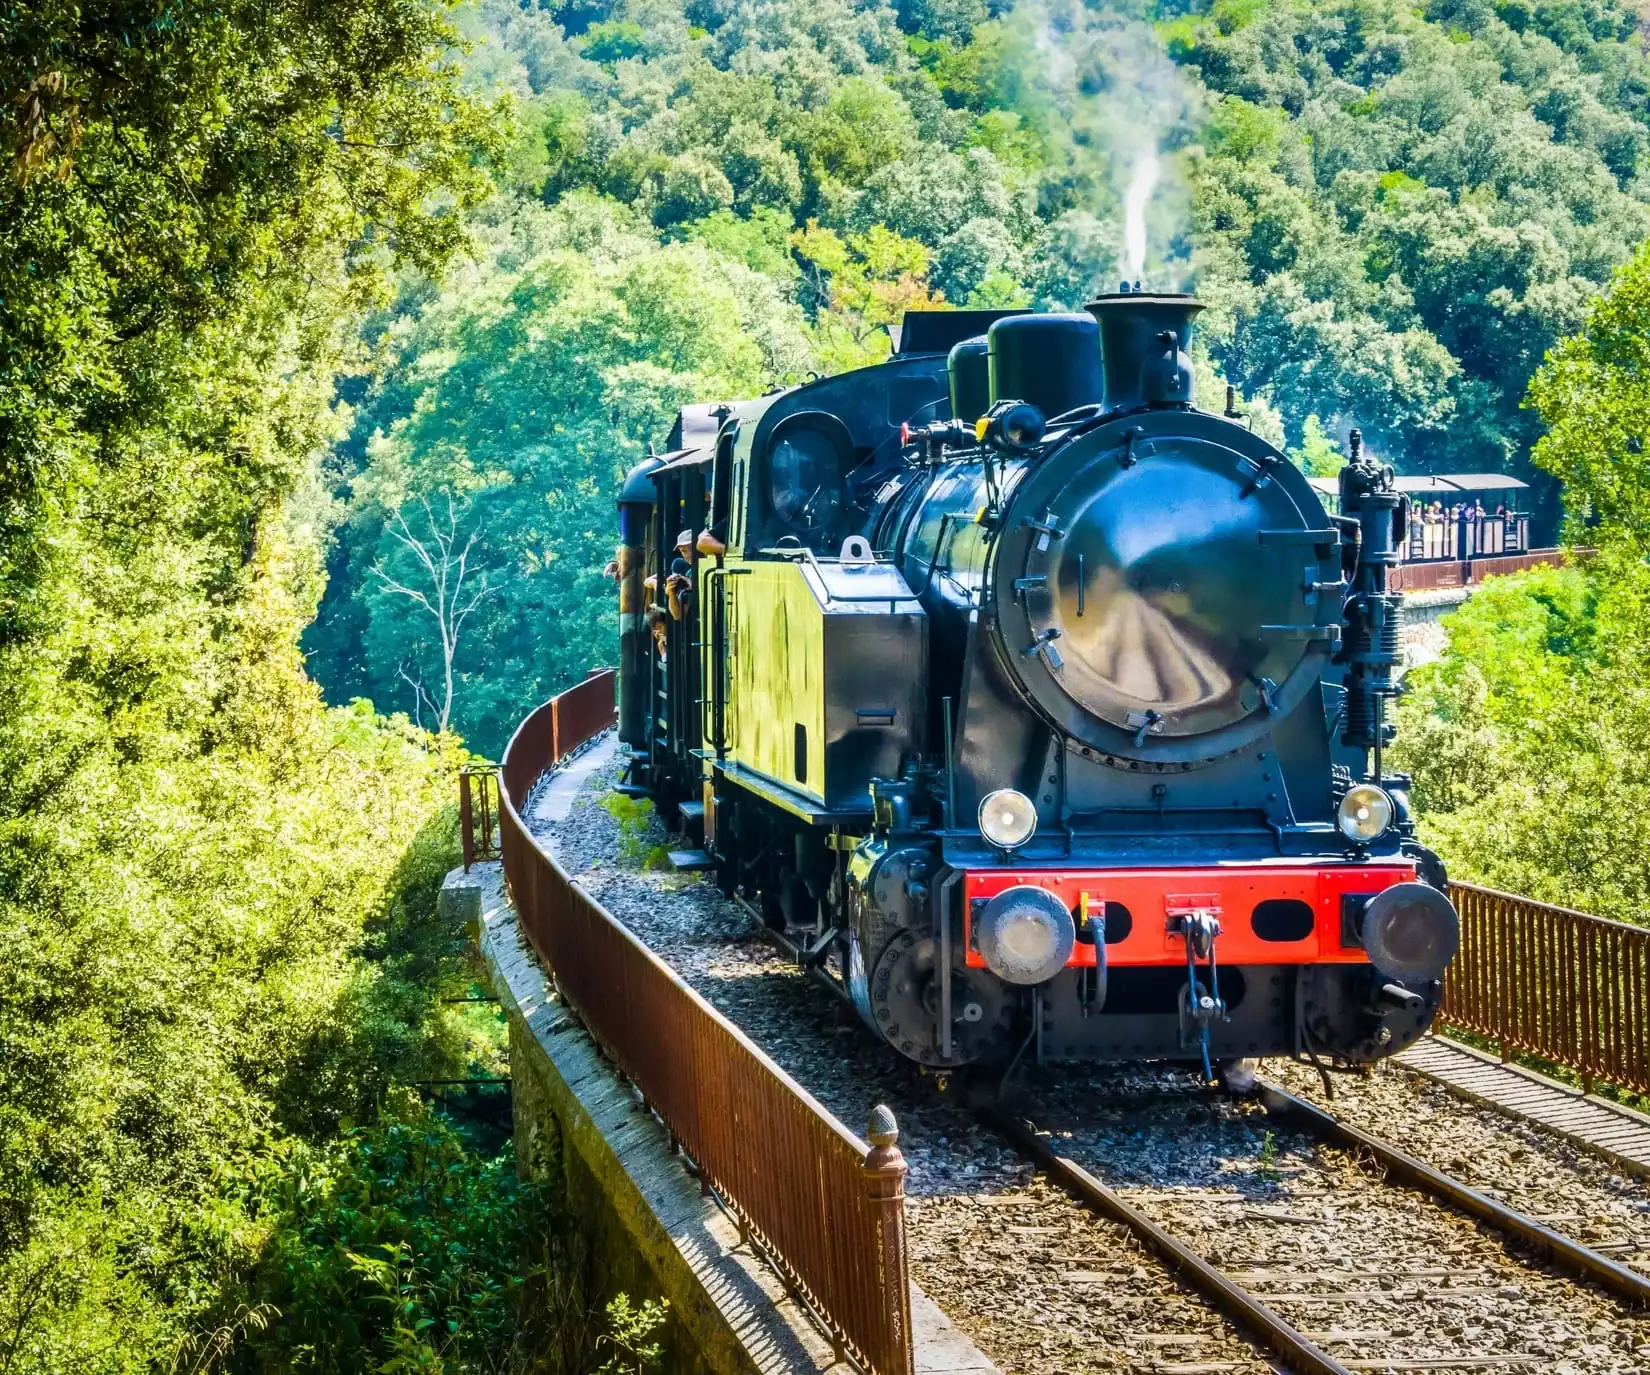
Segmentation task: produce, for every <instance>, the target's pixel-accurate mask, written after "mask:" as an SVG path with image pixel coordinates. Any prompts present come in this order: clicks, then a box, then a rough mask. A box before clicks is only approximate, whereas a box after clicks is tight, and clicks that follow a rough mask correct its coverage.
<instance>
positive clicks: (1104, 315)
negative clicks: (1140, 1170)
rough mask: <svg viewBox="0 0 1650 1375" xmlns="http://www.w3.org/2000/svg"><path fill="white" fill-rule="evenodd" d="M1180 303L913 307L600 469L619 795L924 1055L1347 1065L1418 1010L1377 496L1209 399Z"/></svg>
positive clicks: (1419, 937)
mask: <svg viewBox="0 0 1650 1375" xmlns="http://www.w3.org/2000/svg"><path fill="white" fill-rule="evenodd" d="M1201 308H1202V307H1201V305H1200V303H1199V302H1197V301H1196V300H1194V299H1192V298H1191V297H1189V296H1183V295H1174V294H1153V293H1149V292H1142V291H1140V290H1139V289H1138V287H1136V289H1134V290H1132V291H1131V290H1130V289H1129V288H1128V285H1127V284H1126V283H1125V284H1124V285H1123V288H1122V289H1121V290H1120V291H1118V292H1117V293H1115V294H1112V295H1107V296H1103V297H1102V298H1100V299H1099V300H1096V301H1094V302H1092V303H1091V304H1090V305H1089V306H1088V307H1087V313H1085V314H1075V313H1074V314H1034V313H1029V312H1023V311H947V312H926V313H916V312H914V313H911V314H908V315H907V316H906V317H905V319H904V322H903V325H902V326H901V328H900V330H899V331H898V339H897V346H896V348H895V351H894V352H893V354H892V356H891V357H890V358H889V359H888V360H887V361H886V362H884V363H881V364H878V365H876V366H873V367H868V368H863V369H860V370H857V371H853V372H849V373H846V374H844V375H840V376H835V377H828V378H823V379H820V380H817V381H813V382H810V383H808V384H806V385H803V386H798V387H793V388H790V389H788V390H782V391H778V392H774V393H772V394H770V395H767V396H764V397H761V398H760V399H757V400H752V401H746V402H742V403H738V404H726V405H715V406H695V407H689V408H687V409H686V410H684V411H683V412H682V413H681V415H680V416H679V418H678V421H677V424H676V427H675V429H674V431H673V432H672V436H671V442H670V451H669V452H667V453H663V454H659V455H655V456H650V457H649V458H648V459H646V460H645V461H644V462H643V463H641V464H640V465H639V466H637V467H636V468H635V469H634V470H633V471H631V472H630V473H629V475H628V476H627V478H626V479H625V481H624V483H623V487H622V490H621V493H620V497H619V525H620V547H619V551H618V557H617V560H616V562H615V564H614V565H613V572H614V574H615V576H616V579H617V581H618V585H619V634H620V669H619V681H618V695H619V736H620V740H621V745H622V750H623V754H624V758H625V761H626V782H625V783H624V785H623V786H624V788H625V790H627V791H629V792H631V793H633V794H636V795H642V796H646V797H649V798H651V799H652V800H653V801H654V803H655V804H656V805H657V806H658V808H659V809H660V810H661V811H662V812H663V813H664V815H665V816H666V817H667V819H669V820H671V821H672V822H674V823H676V824H678V825H679V826H680V827H681V828H682V829H684V830H685V831H686V832H687V833H688V835H689V837H690V839H689V840H688V841H687V842H686V846H687V848H686V849H684V850H683V851H682V852H679V854H678V856H677V858H678V860H679V862H681V863H683V864H685V865H689V866H697V867H705V868H712V869H714V872H715V876H716V879H717V882H718V884H719V885H720V887H721V888H722V890H723V891H724V892H726V893H728V894H730V895H733V894H740V895H742V896H743V897H744V898H745V899H746V900H747V901H748V902H749V903H750V904H751V906H752V907H754V908H755V909H756V910H757V911H758V912H759V913H760V915H761V916H762V918H763V919H764V920H765V921H767V922H768V923H769V924H770V925H771V926H773V927H774V928H777V929H780V930H783V931H784V932H786V933H788V934H789V936H790V938H791V939H792V941H793V942H794V943H795V946H796V948H797V949H798V951H799V952H800V953H799V956H798V957H799V959H800V960H801V961H802V962H803V963H805V964H809V965H813V966H816V967H817V968H818V969H820V970H823V971H826V972H828V974H829V977H831V978H832V979H834V980H837V981H839V982H840V984H841V985H842V986H843V987H844V988H845V991H846V992H847V993H848V994H849V995H850V996H851V998H852V1001H853V1004H854V1006H855V1007H856V1008H858V1010H859V1012H860V1014H861V1015H862V1016H863V1018H864V1020H865V1022H866V1023H867V1024H868V1025H869V1026H870V1027H871V1028H872V1029H873V1030H874V1031H875V1032H876V1033H877V1034H879V1035H880V1036H882V1037H883V1038H884V1039H886V1040H887V1041H888V1042H889V1043H890V1044H891V1045H893V1046H895V1047H897V1048H898V1049H899V1050H900V1051H901V1052H903V1053H904V1054H905V1055H907V1056H909V1057H911V1058H912V1059H914V1060H917V1061H919V1062H921V1063H922V1064H924V1065H927V1066H932V1067H935V1068H937V1069H942V1070H943V1069H950V1068H954V1067H957V1066H961V1065H965V1064H968V1063H970V1062H975V1061H980V1062H986V1063H992V1062H998V1063H1001V1062H1004V1061H1012V1060H1014V1059H1015V1058H1016V1057H1018V1056H1022V1055H1032V1056H1035V1058H1036V1059H1037V1060H1038V1061H1039V1062H1048V1061H1108V1060H1125V1059H1127V1060H1134V1059H1158V1058H1161V1059H1169V1060H1179V1061H1186V1062H1190V1063H1191V1064H1193V1065H1197V1066H1200V1067H1201V1069H1202V1072H1203V1073H1204V1074H1205V1075H1206V1076H1209V1077H1213V1074H1214V1073H1215V1072H1216V1071H1217V1070H1220V1069H1222V1068H1224V1069H1225V1070H1226V1071H1227V1072H1228V1073H1230V1072H1231V1071H1232V1069H1233V1067H1234V1066H1242V1065H1244V1064H1245V1063H1246V1062H1248V1061H1251V1060H1252V1059H1253V1058H1255V1057H1259V1056H1268V1055H1289V1056H1296V1057H1303V1058H1306V1059H1309V1060H1312V1061H1314V1062H1315V1063H1319V1064H1320V1065H1348V1064H1358V1063H1365V1062H1369V1061H1373V1060H1376V1059H1378V1058H1380V1057H1383V1056H1386V1055H1390V1054H1392V1053H1394V1052H1396V1051H1398V1050H1400V1049H1402V1048H1403V1047H1404V1046H1406V1045H1408V1044H1410V1043H1411V1042H1412V1041H1414V1040H1415V1039H1416V1038H1417V1037H1418V1036H1420V1035H1421V1034H1422V1033H1423V1032H1424V1031H1425V1029H1426V1027H1427V1026H1428V1024H1429V1023H1430V1021H1431V1019H1432V1017H1433V1015H1434V1013H1435V1011H1436V1009H1437V1007H1438V1003H1439V998H1440V994H1441V979H1442V976H1443V974H1444V970H1445V967H1446V966H1447V964H1448V963H1449V961H1450V959H1451V958H1452V957H1453V955H1454V953H1455V951H1456V947H1457V944H1458V940H1459V923H1458V920H1457V916H1456V913H1455V911H1454V909H1453V907H1452V906H1451V904H1450V902H1449V900H1448V898H1447V897H1446V896H1445V893H1444V876H1443V871H1442V868H1441V866H1440V864H1439V862H1438V860H1437V858H1436V856H1434V855H1433V854H1431V853H1430V852H1429V851H1428V850H1426V849H1425V848H1423V847H1422V846H1421V845H1420V844H1419V843H1418V842H1417V840H1416V838H1415V828H1414V822H1413V817H1412V814H1411V808H1410V804H1409V801H1408V798H1407V795H1406V786H1407V783H1408V780H1407V779H1406V778H1405V777H1403V776H1402V775H1398V774H1393V773H1390V772H1388V771H1387V769H1386V767H1385V765H1384V764H1383V751H1384V749H1385V748H1386V747H1387V746H1388V745H1389V744H1390V742H1391V740H1392V737H1393V731H1394V727H1393V724H1392V720H1391V714H1390V712H1389V710H1388V707H1389V703H1390V701H1391V699H1392V697H1393V696H1394V694H1395V692H1396V685H1395V678H1394V671H1395V669H1396V667H1397V665H1398V662H1399V646H1398V598H1397V597H1396V596H1395V595H1393V594H1392V593H1391V592H1390V591H1389V590H1388V583H1389V576H1390V570H1391V568H1392V566H1393V563H1394V561H1395V558H1396V542H1397V540H1398V539H1399V538H1401V535H1402V532H1403V531H1404V530H1405V528H1406V526H1407V520H1408V512H1407V510H1406V498H1405V497H1403V496H1402V495H1401V494H1400V493H1398V492H1397V491H1396V490H1395V488H1394V481H1393V474H1392V470H1391V469H1390V468H1387V467H1383V466H1381V465H1379V464H1378V463H1376V462H1373V461H1371V460H1370V459H1369V458H1367V457H1365V456H1363V455H1361V454H1359V453H1356V452H1355V453H1354V456H1353V461H1352V462H1351V463H1350V464H1349V465H1348V466H1347V467H1346V468H1345V470H1344V471H1343V473H1342V475H1341V478H1340V493H1339V495H1340V502H1339V508H1340V513H1339V514H1338V515H1336V516H1330V515H1328V514H1327V513H1326V512H1325V510H1324V508H1323V506H1322V504H1321V503H1320V502H1319V500H1318V498H1317V496H1316V495H1315V494H1314V492H1313V490H1312V488H1311V487H1310V486H1309V485H1308V483H1307V481H1306V479H1305V478H1304V477H1303V476H1302V475H1301V474H1300V473H1299V472H1298V471H1297V470H1296V469H1295V468H1294V467H1293V466H1292V465H1291V464H1290V463H1289V462H1288V461H1287V460H1285V458H1284V457H1283V455H1281V454H1280V453H1279V452H1278V451H1277V450H1276V449H1274V448H1273V447H1272V446H1271V445H1270V444H1268V443H1267V442H1266V441H1264V440H1263V439H1261V438H1260V437H1258V436H1257V435H1255V434H1253V433H1252V432H1251V431H1250V430H1249V429H1248V428H1247V427H1246V426H1245V425H1244V424H1243V423H1242V417H1241V416H1240V415H1239V414H1237V413H1236V410H1235V407H1234V405H1233V400H1232V397H1231V395H1230V393H1229V394H1228V399H1227V406H1226V412H1225V413H1224V414H1221V415H1217V414H1211V413H1209V412H1206V411H1202V410H1199V409H1197V408H1196V407H1195V406H1194V405H1193V404H1192V396H1193V380H1192V365H1191V362H1190V360H1189V357H1188V350H1189V348H1190V345H1191V338H1192V329H1193V322H1194V318H1195V316H1196V314H1197V312H1198V311H1199V310H1200V309H1201ZM1354 445H1356V432H1354Z"/></svg>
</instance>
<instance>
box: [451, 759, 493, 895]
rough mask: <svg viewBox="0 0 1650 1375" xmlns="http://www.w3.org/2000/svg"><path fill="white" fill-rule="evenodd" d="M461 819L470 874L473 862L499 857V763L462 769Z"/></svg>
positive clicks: (459, 789) (459, 805)
mask: <svg viewBox="0 0 1650 1375" xmlns="http://www.w3.org/2000/svg"><path fill="white" fill-rule="evenodd" d="M458 820H459V830H460V833H461V835H462V837H463V845H464V872H465V873H466V874H467V873H469V872H470V866H471V865H472V864H476V863H478V862H480V861H482V860H489V859H497V858H498V855H499V850H498V765H497V764H466V765H464V767H463V768H461V769H460V770H459V771H458Z"/></svg>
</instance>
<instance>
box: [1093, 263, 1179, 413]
mask: <svg viewBox="0 0 1650 1375" xmlns="http://www.w3.org/2000/svg"><path fill="white" fill-rule="evenodd" d="M1202 309H1203V302H1202V301H1199V300H1197V299H1195V298H1194V297H1191V296H1187V295H1183V294H1180V293H1178V292H1165V293H1162V294H1153V293H1151V292H1143V291H1139V290H1135V291H1119V292H1117V293H1115V294H1113V295H1108V296H1102V297H1100V298H1099V299H1098V300H1094V301H1090V302H1089V303H1088V306H1087V310H1088V312H1089V313H1090V314H1091V315H1093V316H1094V318H1095V319H1096V320H1098V321H1099V322H1100V366H1101V370H1102V372H1103V373H1104V375H1105V387H1106V391H1105V408H1106V410H1107V411H1132V410H1138V409H1140V408H1141V407H1142V406H1189V405H1191V403H1192V360H1191V358H1190V356H1189V354H1190V350H1191V347H1192V317H1193V316H1194V315H1196V314H1197V313H1198V311H1200V310H1202Z"/></svg>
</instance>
